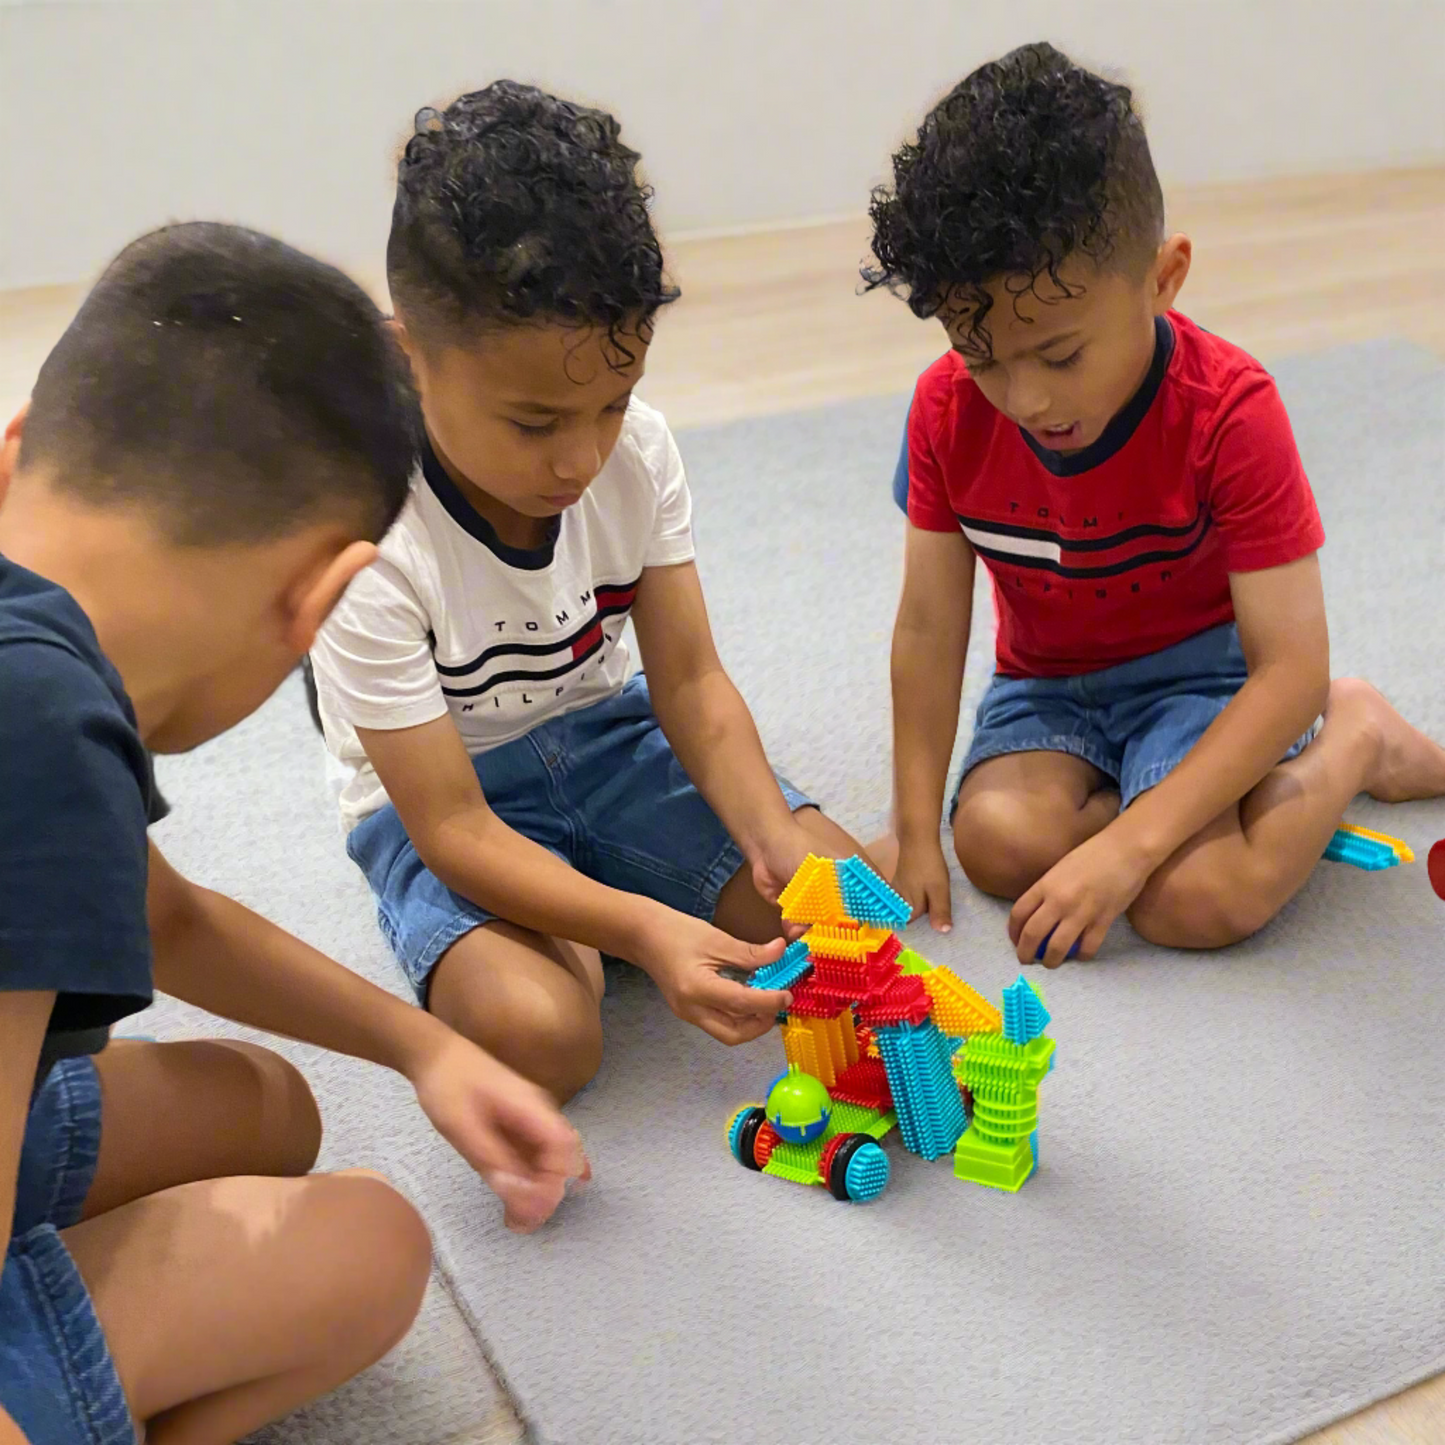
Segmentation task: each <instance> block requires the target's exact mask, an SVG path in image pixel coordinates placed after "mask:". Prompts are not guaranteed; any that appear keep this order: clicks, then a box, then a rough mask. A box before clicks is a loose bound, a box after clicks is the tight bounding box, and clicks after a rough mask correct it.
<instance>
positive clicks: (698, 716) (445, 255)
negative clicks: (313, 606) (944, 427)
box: [312, 81, 858, 1099]
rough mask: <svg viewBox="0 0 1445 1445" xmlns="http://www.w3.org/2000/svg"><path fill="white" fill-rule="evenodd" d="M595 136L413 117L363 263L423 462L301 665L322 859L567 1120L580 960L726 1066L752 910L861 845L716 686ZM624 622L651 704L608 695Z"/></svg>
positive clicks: (645, 296)
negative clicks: (399, 369)
mask: <svg viewBox="0 0 1445 1445" xmlns="http://www.w3.org/2000/svg"><path fill="white" fill-rule="evenodd" d="M637 160H638V157H637V154H636V152H634V151H632V150H630V149H629V148H628V147H627V146H626V145H624V144H623V143H622V141H621V140H620V139H619V134H618V125H617V122H616V121H615V120H614V119H613V118H612V117H611V116H609V115H606V114H603V113H601V112H598V111H593V110H587V109H584V108H582V107H580V106H576V105H572V104H569V103H567V102H565V101H561V100H558V99H556V98H554V97H552V96H549V95H546V94H544V93H543V92H541V91H538V90H535V89H533V88H531V87H528V86H522V85H517V84H515V83H512V82H510V81H499V82H497V83H496V84H494V85H491V86H488V87H487V88H486V89H485V90H481V91H477V92H475V93H473V94H470V95H464V96H462V97H461V98H460V99H458V100H457V101H455V102H454V103H453V104H452V105H450V106H448V107H447V109H446V110H445V111H441V112H438V111H435V110H431V109H427V110H423V111H422V112H421V113H420V114H419V115H418V116H417V120H416V127H415V134H414V135H413V136H412V138H411V139H410V140H409V142H408V143H407V146H406V150H405V152H404V154H403V156H402V159H401V162H400V166H399V172H398V185H397V195H396V205H395V209H394V211H393V216H392V230H391V239H390V243H389V245H388V248H387V275H388V279H389V282H390V285H391V290H392V299H393V302H394V304H395V307H396V317H397V326H398V329H399V332H400V334H401V337H402V340H403V344H404V345H405V347H406V350H407V352H408V354H409V355H410V357H411V361H412V367H413V372H414V375H415V377H416V381H417V385H418V388H419V390H420V392H421V396H422V404H423V409H424V412H425V420H426V433H427V448H426V454H425V456H424V459H423V462H422V465H421V467H420V469H419V471H418V474H417V476H416V477H415V478H414V480H413V484H412V492H411V497H410V500H409V501H408V502H407V505H406V507H405V509H404V510H403V512H402V515H401V517H400V519H399V521H398V522H397V524H396V525H395V527H393V529H392V531H391V532H390V533H389V534H388V536H387V537H386V539H385V540H384V541H383V543H382V544H381V559H380V561H379V562H378V563H377V564H376V565H375V566H374V567H372V568H371V569H370V570H369V571H367V572H365V573H363V574H362V575H361V576H360V577H358V578H357V580H356V581H355V582H354V583H353V584H352V587H351V589H350V591H349V592H348V593H347V594H346V597H345V598H344V600H343V601H342V603H341V604H340V605H339V606H338V607H337V609H336V611H335V612H334V613H333V614H332V617H331V619H330V621H329V622H328V623H327V625H326V627H325V629H324V630H323V632H322V634H321V636H320V637H319V638H318V640H317V644H316V647H315V649H314V651H313V653H312V665H313V669H314V676H315V683H316V692H317V702H318V705H319V711H320V716H321V719H322V723H323V727H324V730H325V734H326V740H327V745H328V746H329V748H330V749H331V751H332V753H333V754H334V755H335V756H336V757H337V758H338V759H339V760H340V762H341V763H342V764H343V765H344V767H345V769H346V771H347V774H348V780H347V782H346V785H345V787H344V790H343V792H342V796H341V808H342V818H343V822H344V824H345V825H346V827H347V829H348V839H347V851H348V852H349V853H350V855H351V857H352V858H353V859H354V860H355V861H356V862H357V863H358V864H359V865H360V867H361V868H362V870H363V871H364V872H365V874H366V876H367V879H368V881H369V882H370V883H371V886H372V890H373V892H374V893H375V894H376V897H377V906H378V913H379V917H380V920H381V926H382V930H383V932H384V933H385V935H386V937H387V940H388V942H389V943H390V944H391V946H392V948H393V949H394V950H395V952H396V954H397V956H398V958H399V959H400V960H401V962H402V964H403V966H404V967H405V969H406V971H407V973H408V974H409V976H410V978H411V980H412V982H413V984H414V985H415V986H416V988H417V990H418V993H419V994H420V996H421V998H422V1000H423V1001H424V1003H425V1004H426V1006H427V1007H428V1008H429V1009H431V1010H432V1012H434V1013H436V1014H437V1015H438V1016H439V1017H440V1018H442V1019H443V1020H445V1021H446V1022H448V1023H449V1024H451V1025H453V1026H454V1027H455V1028H457V1029H458V1030H459V1031H460V1032H462V1033H464V1034H466V1035H467V1036H469V1037H470V1038H472V1039H475V1040H476V1041H477V1042H478V1043H480V1044H481V1045H482V1046H483V1047H484V1048H486V1049H488V1050H489V1051H490V1052H492V1053H493V1054H495V1055H496V1056H497V1057H499V1058H501V1059H503V1060H505V1061H506V1062H507V1063H509V1064H511V1065H512V1066H513V1067H514V1068H516V1069H518V1070H519V1071H520V1072H522V1073H523V1074H526V1075H527V1076H529V1077H530V1078H532V1079H534V1080H535V1081H537V1082H538V1083H540V1084H542V1085H544V1086H545V1087H547V1088H548V1089H550V1090H551V1091H552V1092H553V1093H554V1094H555V1095H556V1096H557V1097H558V1098H559V1099H566V1098H567V1097H569V1096H570V1095H571V1094H573V1093H575V1092H576V1090H577V1089H579V1088H581V1087H582V1085H583V1084H585V1083H586V1082H587V1081H588V1080H589V1079H590V1078H591V1077H592V1075H593V1074H594V1073H595V1072H596V1069H597V1066H598V1063H599V1061H600V1058H601V1052H602V1034H601V1023H600V1017H599V1005H600V1001H601V997H602V971H601V962H600V958H599V954H598V950H601V951H602V952H603V953H607V954H613V955H617V956H620V957H623V958H627V959H630V960H632V961H633V962H635V963H637V964H638V965H639V966H641V967H642V968H644V969H645V970H646V971H647V972H648V973H649V974H651V976H652V977H653V978H654V979H655V980H656V981H657V983H658V985H659V987H660V988H661V989H662V991H663V994H664V996H665V997H666V999H667V1001H668V1003H669V1005H670V1006H671V1007H672V1009H673V1011H674V1012H675V1013H676V1014H678V1016H679V1017H681V1018H684V1019H686V1020H688V1021H689V1022H692V1023H695V1024H697V1025H698V1026H699V1027H701V1028H703V1029H706V1030H707V1032H708V1033H710V1034H712V1035H713V1036H714V1037H716V1038H718V1039H721V1040H723V1041H724V1042H726V1043H739V1042H742V1041H744V1040H746V1039H750V1038H754V1037H756V1036H757V1035H759V1034H761V1033H763V1032H765V1031H766V1030H767V1029H768V1028H769V1027H770V1026H771V1024H772V1022H773V1020H774V1018H775V1016H776V1015H777V1013H778V1011H779V1010H780V1009H782V1008H785V1007H786V1006H787V1004H788V1002H789V999H788V996H787V995H786V993H783V992H778V991H767V990H756V989H749V988H746V987H745V986H743V985H742V984H739V983H736V982H733V981H732V980H730V979H728V978H727V977H724V976H722V975H721V974H720V973H719V970H720V969H722V968H724V967H728V966H731V967H740V968H743V969H745V970H747V969H752V968H755V967H757V966H758V965H759V964H762V963H765V962H769V961H771V960H773V959H776V958H777V957H778V956H779V953H780V951H781V948H782V943H781V940H779V939H778V937H777V935H778V933H779V917H778V911H777V907H776V900H777V895H778V893H779V891H780V890H781V888H782V886H783V884H785V883H786V882H787V880H788V878H789V877H790V876H791V874H792V872H793V870H794V869H795V868H796V867H797V865H798V864H800V863H801V862H802V861H803V858H804V857H805V855H806V854H807V853H808V852H810V851H812V852H816V853H822V854H827V855H830V856H844V855H847V854H849V853H853V852H856V851H858V848H857V844H856V843H854V842H853V840H852V839H850V838H849V837H848V836H847V834H845V833H844V832H843V831H842V830H841V829H840V828H838V827H837V826H836V825H835V824H833V823H831V822H829V821H828V819H826V818H825V817H823V815H822V814H821V813H819V812H818V810H817V809H816V808H815V807H813V806H812V805H811V804H810V803H809V801H808V799H807V798H805V797H804V796H803V795H802V794H801V793H799V792H797V791H796V790H794V789H793V788H792V787H790V786H789V785H788V784H787V783H784V782H780V781H779V780H778V779H776V778H775V777H774V775H773V772H772V770H771V768H770V767H769V766H768V763H767V759H766V757H765V756H764V754H763V748H762V744H761V742H760V741H759V738H758V734H757V729H756V728H755V727H754V725H753V720H752V717H751V716H750V715H749V713H748V709H747V706H746V705H745V704H744V702H743V700H742V698H741V697H740V696H739V694H738V692H737V689H736V688H735V687H734V686H733V684H732V682H731V681H730V680H729V678H728V676H727V674H726V673H725V672H724V671H723V668H722V665H721V664H720V662H719V661H718V657H717V653H716V651H715V649H714V646H713V639H712V634H711V631H710V628H709V625H708V617H707V610H706V607H705V605H704V602H703V595H702V590H701V588H700V587H699V585H698V578H697V573H696V570H695V567H694V564H693V543H692V530H691V502H690V498H689V494H688V489H687V482H686V479H685V477H684V474H683V468H682V462H681V459H680V458H679V456H678V452H677V447H676V445H675V444H674V442H673V439H672V436H671V434H670V432H669V431H668V429H667V424H666V423H665V422H664V421H663V419H662V417H661V416H660V415H659V414H658V413H657V412H655V411H653V410H652V408H651V407H648V406H646V405H644V404H643V403H642V402H640V401H638V400H636V399H635V398H634V397H633V396H632V390H633V388H634V387H635V386H636V384H637V383H638V381H639V380H640V379H641V377H642V372H643V365H644V362H645V360H646V357H647V350H648V343H649V341H650V340H651V337H652V329H653V322H654V318H655V317H656V314H657V312H658V311H659V309H660V308H661V307H662V306H664V305H666V304H667V303H668V302H670V301H672V300H674V299H675V298H676V296H677V294H678V293H677V291H676V289H675V288H673V287H672V286H670V285H669V284H668V283H667V281H666V279H665V278H664V275H663V262H662V252H661V248H660V247H659V245H658V241H657V237H656V235H655V234H654V232H653V229H652V224H651V221H650V219H649V215H648V202H649V200H650V192H649V190H648V189H647V188H646V187H645V186H643V185H642V183H641V182H640V181H639V179H638V177H637V174H636V165H637ZM629 615H630V616H631V617H632V620H633V623H634V626H635V629H636V633H637V638H638V642H639V644H640V647H641V651H642V659H643V661H644V662H645V664H646V667H647V673H646V678H645V680H644V678H643V677H641V676H637V677H634V678H632V679H631V680H630V681H629V680H628V664H629V659H628V653H627V649H626V647H625V645H624V644H623V641H622V630H623V626H624V624H625V623H626V621H627V618H628V616H629Z"/></svg>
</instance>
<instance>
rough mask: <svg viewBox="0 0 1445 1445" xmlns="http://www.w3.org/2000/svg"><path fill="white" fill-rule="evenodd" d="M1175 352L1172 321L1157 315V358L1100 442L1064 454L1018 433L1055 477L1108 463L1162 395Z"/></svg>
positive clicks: (1155, 336) (1155, 350) (1104, 432)
mask: <svg viewBox="0 0 1445 1445" xmlns="http://www.w3.org/2000/svg"><path fill="white" fill-rule="evenodd" d="M1173 354H1174V328H1173V327H1172V326H1171V325H1170V324H1169V318H1168V317H1167V316H1156V317H1155V318H1154V359H1153V361H1151V362H1150V363H1149V371H1148V374H1147V375H1146V376H1145V377H1144V380H1143V382H1142V384H1141V385H1140V387H1139V390H1138V391H1136V392H1135V393H1134V395H1133V396H1132V397H1130V399H1129V402H1128V404H1127V405H1126V406H1125V407H1124V408H1123V410H1122V411H1120V412H1119V413H1118V414H1117V415H1116V416H1115V417H1114V419H1113V421H1111V422H1110V423H1109V425H1108V426H1106V427H1105V428H1104V430H1103V433H1102V434H1101V435H1100V437H1099V439H1098V441H1096V442H1092V443H1091V444H1090V445H1088V446H1086V447H1084V448H1083V450H1082V451H1077V452H1074V453H1073V454H1072V455H1071V456H1064V454H1063V453H1062V452H1055V451H1050V450H1049V448H1048V447H1042V446H1040V445H1039V444H1038V442H1036V441H1035V440H1034V439H1033V437H1032V436H1030V435H1029V433H1028V432H1026V431H1025V430H1024V429H1023V428H1022V427H1020V428H1019V435H1020V436H1021V437H1022V438H1023V439H1024V441H1025V443H1027V445H1028V449H1029V450H1030V451H1031V452H1032V453H1033V454H1034V455H1035V456H1036V457H1037V458H1038V459H1039V461H1040V462H1041V463H1042V464H1043V465H1044V466H1045V467H1047V468H1048V469H1049V471H1051V472H1052V473H1053V474H1054V475H1055V476H1056V477H1076V476H1078V475H1079V473H1080V472H1087V471H1088V470H1089V469H1090V468H1092V467H1097V466H1098V465H1099V464H1100V462H1107V461H1108V460H1109V458H1110V457H1112V456H1113V455H1114V454H1115V453H1116V452H1118V451H1119V450H1120V449H1121V448H1122V447H1123V446H1124V443H1125V442H1127V441H1128V440H1129V438H1130V437H1131V436H1133V435H1134V433H1135V432H1136V431H1138V430H1139V423H1140V422H1141V421H1143V420H1144V417H1145V416H1146V415H1147V414H1148V411H1149V408H1150V407H1151V406H1153V405H1154V398H1155V397H1156V396H1157V395H1158V394H1159V387H1160V385H1161V384H1162V382H1163V380H1164V373H1165V371H1167V370H1168V368H1169V358H1170V357H1171V356H1172V355H1173Z"/></svg>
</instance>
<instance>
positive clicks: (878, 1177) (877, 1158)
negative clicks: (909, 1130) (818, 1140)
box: [827, 1134, 888, 1204]
mask: <svg viewBox="0 0 1445 1445" xmlns="http://www.w3.org/2000/svg"><path fill="white" fill-rule="evenodd" d="M827 1184H828V1192H829V1193H830V1194H831V1195H832V1196H833V1198H834V1199H844V1200H848V1199H851V1200H853V1201H855V1202H856V1203H860V1204H861V1203H864V1202H865V1201H867V1200H869V1199H876V1198H877V1197H878V1196H879V1195H880V1194H882V1193H883V1191H884V1190H885V1189H886V1188H887V1187H888V1156H887V1155H886V1154H885V1153H884V1152H883V1150H882V1148H881V1147H880V1146H879V1144H878V1141H877V1140H876V1139H873V1138H871V1137H870V1136H869V1135H867V1134H849V1135H847V1136H846V1137H845V1138H844V1140H843V1142H842V1144H841V1145H840V1146H839V1147H838V1149H837V1151H836V1152H835V1153H834V1155H833V1158H832V1162H831V1163H830V1164H829V1167H828V1179H827Z"/></svg>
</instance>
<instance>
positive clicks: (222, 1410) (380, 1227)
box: [64, 1171, 431, 1445]
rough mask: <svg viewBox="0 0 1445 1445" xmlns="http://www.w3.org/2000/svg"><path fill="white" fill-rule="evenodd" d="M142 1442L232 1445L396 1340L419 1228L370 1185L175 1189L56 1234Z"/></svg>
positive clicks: (412, 1290)
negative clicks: (143, 1427) (86, 1295)
mask: <svg viewBox="0 0 1445 1445" xmlns="http://www.w3.org/2000/svg"><path fill="white" fill-rule="evenodd" d="M64 1238H65V1243H66V1246H67V1248H68V1249H69V1250H70V1253H71V1255H72V1257H73V1258H74V1259H75V1262H76V1265H77V1267H78V1268H79V1270H80V1273H81V1276H82V1278H83V1279H84V1280H85V1284H86V1287H87V1289H88V1290H89V1291H90V1296H91V1299H92V1301H93V1302H94V1305H95V1310H96V1314H97V1315H98V1317H99V1319H100V1323H101V1326H102V1328H103V1329H104V1331H105V1336H106V1340H107V1342H108V1343H109V1346H110V1350H111V1354H112V1357H113V1358H114V1360H115V1364H116V1368H117V1370H118V1372H119V1374H120V1379H121V1383H122V1385H123V1386H124V1387H125V1392H126V1399H127V1400H128V1402H129V1403H130V1407H131V1412H132V1414H133V1415H134V1416H135V1417H136V1418H137V1419H138V1420H140V1421H143V1422H146V1424H147V1436H146V1438H147V1440H148V1442H149V1445H229V1442H232V1441H235V1440H238V1439H240V1438H241V1437H242V1436H243V1435H247V1434H249V1433H250V1432H251V1431H252V1430H254V1429H256V1428H257V1427H258V1426H260V1425H263V1424H265V1423H266V1422H267V1421H269V1420H274V1419H277V1418H278V1417H279V1416H281V1415H284V1414H287V1413H288V1412H289V1411H291V1410H293V1409H295V1408H296V1407H297V1406H298V1405H301V1404H304V1403H305V1402H306V1401H308V1400H312V1399H315V1398H316V1397H317V1396H318V1395H322V1394H324V1393H325V1392H326V1391H328V1390H330V1389H332V1388H334V1387H335V1386H336V1385H339V1384H340V1383H341V1382H342V1381H344V1380H347V1379H349V1378H350V1377H351V1376H352V1375H354V1374H356V1373H358V1372H359V1371H360V1370H362V1369H364V1368H365V1367H366V1366H367V1365H368V1364H370V1363H371V1362H372V1361H374V1360H377V1359H379V1358H380V1357H381V1356H382V1355H383V1354H385V1353H386V1351H387V1350H389V1349H390V1348H391V1347H392V1345H394V1344H395V1343H396V1342H397V1341H398V1340H400V1339H401V1337H402V1336H403V1335H404V1334H405V1333H406V1331H407V1329H408V1328H409V1327H410V1325H411V1321H412V1320H413V1318H414V1317H415V1315H416V1311H417V1309H418V1307H419V1306H420V1303H421V1297H422V1291H423V1290H424V1289H425V1287H426V1280H427V1274H428V1271H429V1268H430V1259H431V1251H430V1244H429V1241H428V1239H427V1233H426V1227H425V1225H423V1224H422V1222H421V1219H420V1218H419V1217H418V1215H417V1214H416V1212H415V1210H413V1209H412V1207H411V1206H410V1205H409V1204H408V1203H407V1202H406V1201H405V1200H404V1199H403V1198H402V1197H401V1195H399V1194H398V1193H397V1192H396V1191H395V1190H394V1189H392V1188H391V1187H390V1185H388V1184H387V1183H386V1181H385V1180H383V1179H382V1178H381V1177H380V1176H379V1175H374V1174H370V1173H368V1172H366V1171H351V1172H347V1173H343V1174H320V1175H311V1176H309V1177H307V1178H304V1179H261V1178H254V1177H251V1178H234V1179H213V1180H206V1181H204V1182H198V1183H192V1184H184V1185H180V1186H178V1187H177V1188H174V1189H167V1190H164V1191H163V1192H161V1193H159V1194H152V1195H148V1196H146V1197H145V1198H142V1199H138V1200H135V1201H133V1202H132V1203H130V1204H125V1205H122V1206H120V1207H119V1208H117V1209H113V1210H111V1211H109V1212H108V1213H105V1214H101V1215H99V1216H97V1217H95V1218H93V1219H90V1220H87V1221H85V1222H83V1223H81V1224H78V1225H76V1226H75V1227H74V1228H72V1229H68V1230H66V1231H65V1233H64Z"/></svg>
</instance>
